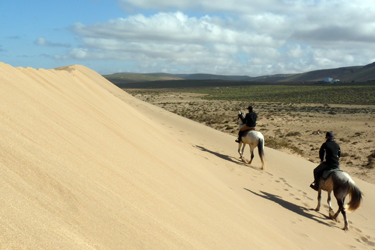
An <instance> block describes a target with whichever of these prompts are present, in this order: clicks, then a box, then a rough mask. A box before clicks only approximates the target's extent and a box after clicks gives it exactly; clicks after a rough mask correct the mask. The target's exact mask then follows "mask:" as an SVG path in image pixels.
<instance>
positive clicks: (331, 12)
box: [0, 0, 375, 76]
mask: <svg viewBox="0 0 375 250" xmlns="http://www.w3.org/2000/svg"><path fill="white" fill-rule="evenodd" d="M0 8H1V10H2V11H1V12H0V61H1V62H4V63H7V64H10V65H12V66H14V67H32V68H44V69H51V68H56V67H61V66H66V65H71V64H80V65H84V66H87V67H89V68H91V69H93V70H95V71H97V72H98V73H100V74H112V73H117V72H137V73H152V72H166V73H211V74H223V75H248V76H260V75H270V74H287V73H302V72H307V71H311V70H317V69H325V68H338V67H345V66H358V65H366V64H369V63H372V62H374V61H375V18H374V16H375V0H351V1H348V0H259V1H258V0H257V1H249V0H231V1H228V0H216V1H212V0H200V1H196V0H189V1H186V0H158V1H155V0H75V1H72V0H64V1H63V0H56V1H51V0H38V1H19V0H12V1H5V0H1V2H0Z"/></svg>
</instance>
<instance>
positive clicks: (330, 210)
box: [327, 191, 334, 219]
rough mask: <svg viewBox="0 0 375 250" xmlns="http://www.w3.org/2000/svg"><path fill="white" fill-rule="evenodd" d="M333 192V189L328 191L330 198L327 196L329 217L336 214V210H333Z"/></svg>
mask: <svg viewBox="0 0 375 250" xmlns="http://www.w3.org/2000/svg"><path fill="white" fill-rule="evenodd" d="M331 193H332V191H328V198H327V203H328V206H329V212H328V214H329V218H331V219H332V218H333V216H334V212H333V209H332V206H331Z"/></svg>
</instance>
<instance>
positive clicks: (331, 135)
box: [326, 132, 335, 138]
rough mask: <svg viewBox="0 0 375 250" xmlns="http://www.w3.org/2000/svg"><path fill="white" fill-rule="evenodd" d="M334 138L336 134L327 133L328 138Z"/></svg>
mask: <svg viewBox="0 0 375 250" xmlns="http://www.w3.org/2000/svg"><path fill="white" fill-rule="evenodd" d="M328 137H329V138H333V137H335V136H334V134H333V132H327V134H326V138H328Z"/></svg>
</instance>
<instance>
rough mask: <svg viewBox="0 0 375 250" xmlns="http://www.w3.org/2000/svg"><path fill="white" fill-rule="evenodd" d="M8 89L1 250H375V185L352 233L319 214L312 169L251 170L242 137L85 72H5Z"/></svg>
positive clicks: (0, 162)
mask: <svg viewBox="0 0 375 250" xmlns="http://www.w3.org/2000/svg"><path fill="white" fill-rule="evenodd" d="M0 85H1V86H0V87H1V89H0V98H1V102H0V119H1V123H0V137H1V142H0V201H1V204H2V205H1V206H0V249H338V248H339V247H340V248H341V249H353V248H357V249H374V248H375V214H374V213H373V212H372V211H373V209H374V207H375V199H374V192H373V190H374V185H371V184H368V183H365V182H363V181H360V180H356V179H355V181H356V183H357V184H358V186H359V187H360V189H361V190H362V191H363V192H364V193H365V200H364V203H363V206H362V208H361V209H360V210H357V211H356V212H354V213H353V214H349V221H350V231H349V232H344V231H342V230H341V227H342V226H343V223H342V222H341V223H335V222H333V221H331V220H329V219H327V218H326V214H327V209H326V208H324V207H323V208H322V211H321V213H318V212H315V211H312V210H311V208H314V207H315V206H316V198H315V196H316V192H314V191H313V190H310V189H309V188H308V185H309V183H310V182H311V179H312V174H311V171H312V169H313V167H314V164H312V163H310V162H308V161H306V160H303V159H301V158H298V157H293V156H290V155H288V154H284V153H281V152H278V151H275V150H272V149H269V148H266V157H267V169H266V170H265V171H261V170H260V161H259V157H258V155H256V158H255V162H254V163H253V165H252V166H248V165H245V164H243V163H241V162H239V161H238V157H237V148H236V147H237V145H236V143H234V137H232V136H230V135H227V134H223V133H221V132H219V131H216V130H213V129H210V128H208V127H205V126H203V125H200V124H198V123H195V122H192V121H190V120H187V119H185V118H182V117H178V116H176V115H174V114H172V113H168V112H166V111H164V110H162V109H160V108H157V107H155V106H152V105H149V104H147V103H144V102H141V101H139V100H137V99H135V98H133V97H131V96H130V95H128V94H127V93H125V92H123V91H122V90H120V89H118V88H117V87H115V86H114V85H112V84H111V83H110V82H108V81H107V80H106V79H104V78H103V77H101V76H100V75H99V74H97V73H96V72H94V71H92V70H90V69H88V68H85V67H83V66H79V65H74V66H68V67H63V68H59V69H54V70H43V69H38V70H36V69H31V68H13V67H11V66H10V65H6V64H3V63H0ZM247 157H249V154H248V152H247ZM325 199H326V195H325V194H324V196H323V200H325ZM324 203H325V202H324ZM333 204H334V208H335V209H336V207H337V206H336V201H335V200H334V201H333ZM340 219H341V216H340Z"/></svg>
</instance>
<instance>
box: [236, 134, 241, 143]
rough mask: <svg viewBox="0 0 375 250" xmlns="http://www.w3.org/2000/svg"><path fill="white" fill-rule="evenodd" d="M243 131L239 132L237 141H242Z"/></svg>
mask: <svg viewBox="0 0 375 250" xmlns="http://www.w3.org/2000/svg"><path fill="white" fill-rule="evenodd" d="M241 137H242V131H239V132H238V139H236V142H237V143H241Z"/></svg>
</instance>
